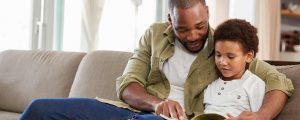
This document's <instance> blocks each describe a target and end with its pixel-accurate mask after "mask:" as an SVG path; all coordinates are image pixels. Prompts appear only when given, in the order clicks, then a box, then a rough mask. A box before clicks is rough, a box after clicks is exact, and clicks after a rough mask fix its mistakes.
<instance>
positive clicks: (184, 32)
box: [169, 3, 208, 53]
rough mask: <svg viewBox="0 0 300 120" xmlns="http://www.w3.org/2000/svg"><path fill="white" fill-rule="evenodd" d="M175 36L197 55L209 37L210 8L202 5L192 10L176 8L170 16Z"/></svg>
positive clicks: (197, 5) (199, 4)
mask: <svg viewBox="0 0 300 120" xmlns="http://www.w3.org/2000/svg"><path fill="white" fill-rule="evenodd" d="M169 22H170V23H171V25H172V27H173V30H174V33H175V36H176V37H177V38H178V39H179V40H180V42H181V43H182V44H183V46H184V47H185V48H186V49H187V50H188V51H190V52H192V53H196V52H199V51H200V50H201V49H202V46H203V44H204V41H205V40H206V37H207V29H208V8H207V6H205V5H202V4H201V3H198V4H196V5H194V6H193V7H191V8H186V9H184V8H176V7H175V8H174V9H173V11H171V14H169Z"/></svg>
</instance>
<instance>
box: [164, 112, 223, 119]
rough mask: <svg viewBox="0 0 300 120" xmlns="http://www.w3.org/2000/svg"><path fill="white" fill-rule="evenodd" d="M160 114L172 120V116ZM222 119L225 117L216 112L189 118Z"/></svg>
mask: <svg viewBox="0 0 300 120" xmlns="http://www.w3.org/2000/svg"><path fill="white" fill-rule="evenodd" d="M160 116H161V117H163V118H164V119H166V120H172V118H169V117H167V116H165V115H163V114H160ZM224 119H226V118H225V117H224V116H222V115H219V114H216V113H206V114H200V115H196V116H194V117H193V118H192V119H191V120H224Z"/></svg>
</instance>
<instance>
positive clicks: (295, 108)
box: [276, 65, 300, 120]
mask: <svg viewBox="0 0 300 120" xmlns="http://www.w3.org/2000/svg"><path fill="white" fill-rule="evenodd" d="M277 70H278V71H280V72H282V73H284V74H285V75H286V76H287V77H288V78H290V79H291V80H292V82H293V85H294V89H295V90H294V93H293V95H292V96H291V97H290V98H289V99H288V101H287V103H286V105H285V106H284V108H283V110H282V111H281V112H280V114H279V115H278V116H277V118H276V120H300V114H299V111H300V104H299V101H300V65H289V66H277Z"/></svg>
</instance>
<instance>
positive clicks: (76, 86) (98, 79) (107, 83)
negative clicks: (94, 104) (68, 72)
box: [69, 51, 133, 100]
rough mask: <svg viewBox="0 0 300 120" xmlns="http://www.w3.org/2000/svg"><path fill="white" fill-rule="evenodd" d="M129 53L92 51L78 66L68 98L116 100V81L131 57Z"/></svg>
mask: <svg viewBox="0 0 300 120" xmlns="http://www.w3.org/2000/svg"><path fill="white" fill-rule="evenodd" d="M132 55H133V54H132V53H129V52H118V51H94V52H91V53H88V54H87V55H86V56H85V57H84V58H83V60H82V62H81V63H80V65H79V68H78V71H77V74H76V77H75V80H74V83H73V86H72V88H71V92H70V95H69V97H89V98H95V97H96V96H97V97H100V98H105V99H111V100H118V98H117V93H116V79H117V77H119V76H121V75H122V73H123V71H124V69H125V66H126V64H127V62H128V60H129V58H130V57H131V56H132Z"/></svg>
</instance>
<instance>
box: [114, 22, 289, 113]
mask: <svg viewBox="0 0 300 120" xmlns="http://www.w3.org/2000/svg"><path fill="white" fill-rule="evenodd" d="M212 32H213V31H212V30H211V29H209V35H208V39H207V40H208V44H207V47H205V48H204V49H203V50H201V51H200V52H199V55H198V56H197V58H196V60H195V61H194V62H193V63H192V65H191V68H190V71H189V73H188V76H187V80H186V82H185V84H184V102H185V104H184V105H185V106H184V109H185V112H186V114H187V115H189V116H190V115H192V114H200V113H202V112H203V110H204V106H203V93H204V92H203V91H204V89H205V88H206V86H207V85H208V84H210V83H211V82H212V81H213V80H216V79H217V78H218V75H217V69H216V67H215V63H214V43H213V37H212V34H213V33H212ZM174 38H175V37H174V33H173V30H172V27H171V26H170V25H169V24H168V23H155V24H153V25H152V26H151V27H150V28H149V29H148V30H147V31H146V32H145V34H144V36H142V37H141V39H140V42H139V48H138V49H137V50H136V51H135V54H134V55H133V57H132V58H131V59H130V60H129V62H128V64H127V66H126V68H125V71H124V73H123V75H122V76H121V77H119V78H118V79H117V92H118V97H119V98H120V96H121V94H122V92H123V90H124V88H125V87H126V86H127V85H128V84H129V83H132V82H137V83H139V84H141V85H142V86H144V88H145V89H146V90H147V91H148V92H149V93H150V94H152V95H154V96H157V97H159V98H162V99H166V98H167V97H168V95H169V93H170V83H169V81H168V80H167V79H166V77H165V75H164V73H163V72H162V68H163V64H164V62H166V61H167V60H168V59H169V58H170V57H172V55H173V54H174V43H175V39H174ZM249 69H250V71H251V72H253V73H254V74H256V75H258V76H259V77H260V78H261V79H263V80H265V82H266V92H268V91H270V90H275V89H277V90H281V91H283V92H284V93H286V94H287V95H289V96H290V95H291V94H292V91H293V89H294V88H293V85H292V82H291V80H290V79H288V78H286V76H285V75H284V74H281V73H279V72H278V71H277V70H276V69H275V68H274V67H272V66H271V65H269V64H267V63H265V62H263V61H260V60H254V61H253V62H252V63H251V64H250V67H249Z"/></svg>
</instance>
